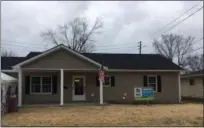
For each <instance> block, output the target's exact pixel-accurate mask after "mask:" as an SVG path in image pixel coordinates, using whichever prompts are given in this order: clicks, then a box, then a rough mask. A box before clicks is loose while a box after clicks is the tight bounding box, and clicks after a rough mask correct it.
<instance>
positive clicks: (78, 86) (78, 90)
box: [74, 78, 84, 95]
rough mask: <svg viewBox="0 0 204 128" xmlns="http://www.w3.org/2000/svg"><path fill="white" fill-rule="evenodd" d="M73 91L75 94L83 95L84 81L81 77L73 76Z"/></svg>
mask: <svg viewBox="0 0 204 128" xmlns="http://www.w3.org/2000/svg"><path fill="white" fill-rule="evenodd" d="M74 87H75V89H74V92H75V95H84V81H83V78H74Z"/></svg>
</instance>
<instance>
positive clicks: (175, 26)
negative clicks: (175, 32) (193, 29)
mask: <svg viewBox="0 0 204 128" xmlns="http://www.w3.org/2000/svg"><path fill="white" fill-rule="evenodd" d="M202 8H203V6H202V7H201V8H199V9H198V10H196V11H195V12H193V13H191V14H190V15H188V16H187V17H186V18H184V19H183V20H181V21H180V22H178V23H177V24H176V25H174V26H172V27H171V28H170V29H168V30H167V31H165V32H164V33H166V32H168V31H170V30H172V29H173V28H175V27H176V26H178V25H179V24H181V23H182V22H184V21H185V20H187V19H188V18H190V17H191V16H193V15H194V14H196V13H197V12H198V11H200V10H201V9H202Z"/></svg>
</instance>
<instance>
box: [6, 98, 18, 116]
mask: <svg viewBox="0 0 204 128" xmlns="http://www.w3.org/2000/svg"><path fill="white" fill-rule="evenodd" d="M17 111H18V106H17V98H16V95H13V96H10V97H9V99H8V113H10V112H17Z"/></svg>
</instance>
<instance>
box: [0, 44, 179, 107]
mask: <svg viewBox="0 0 204 128" xmlns="http://www.w3.org/2000/svg"><path fill="white" fill-rule="evenodd" d="M102 63H103V64H104V68H105V70H106V71H105V75H106V77H105V82H104V85H103V86H104V88H103V93H101V90H100V88H99V81H98V70H99V68H100V66H101V64H102ZM2 70H3V72H5V73H8V74H10V75H12V76H16V77H17V78H18V83H19V86H18V92H19V94H21V95H18V101H19V102H18V104H19V106H21V105H22V104H60V105H63V104H64V103H70V102H73V101H84V102H99V100H100V98H99V96H100V93H101V94H103V100H104V102H111V101H115V102H121V103H124V102H126V103H133V102H134V87H152V88H153V89H154V96H155V100H154V102H160V103H179V102H180V99H181V96H180V95H181V93H180V71H181V70H182V69H181V68H180V67H179V66H177V65H176V64H174V63H172V62H171V61H170V60H168V59H166V58H165V57H163V56H161V55H157V54H108V53H104V54H103V53H77V52H74V51H73V50H71V49H69V48H68V47H66V46H64V45H58V46H56V47H54V48H52V49H49V50H47V51H45V52H42V53H38V52H31V53H29V54H28V55H27V56H26V57H2ZM124 96H125V98H124Z"/></svg>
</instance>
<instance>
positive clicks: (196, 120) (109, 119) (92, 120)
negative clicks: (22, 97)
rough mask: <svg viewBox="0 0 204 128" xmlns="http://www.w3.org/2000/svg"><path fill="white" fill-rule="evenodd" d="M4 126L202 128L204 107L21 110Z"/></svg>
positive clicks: (91, 107)
mask: <svg viewBox="0 0 204 128" xmlns="http://www.w3.org/2000/svg"><path fill="white" fill-rule="evenodd" d="M2 125H3V126H202V125H203V105H202V104H180V105H179V104H178V105H150V106H146V105H109V106H82V105H74V106H67V107H41V108H21V109H20V111H19V112H17V113H11V114H7V115H5V116H3V117H2Z"/></svg>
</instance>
